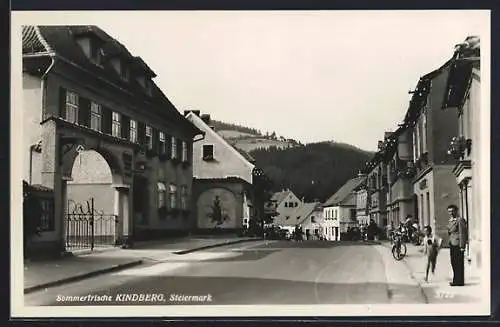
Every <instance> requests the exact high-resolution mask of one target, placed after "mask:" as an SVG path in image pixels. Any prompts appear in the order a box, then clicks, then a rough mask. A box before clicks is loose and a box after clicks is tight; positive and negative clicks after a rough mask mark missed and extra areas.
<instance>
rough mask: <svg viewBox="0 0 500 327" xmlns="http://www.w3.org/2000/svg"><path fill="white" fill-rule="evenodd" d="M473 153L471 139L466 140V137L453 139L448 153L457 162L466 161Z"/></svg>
mask: <svg viewBox="0 0 500 327" xmlns="http://www.w3.org/2000/svg"><path fill="white" fill-rule="evenodd" d="M471 151H472V140H471V139H466V138H465V137H464V136H455V137H454V138H452V139H451V142H450V144H449V146H448V151H447V153H448V155H449V156H451V157H452V158H454V159H455V160H464V159H465V157H468V156H470V154H471Z"/></svg>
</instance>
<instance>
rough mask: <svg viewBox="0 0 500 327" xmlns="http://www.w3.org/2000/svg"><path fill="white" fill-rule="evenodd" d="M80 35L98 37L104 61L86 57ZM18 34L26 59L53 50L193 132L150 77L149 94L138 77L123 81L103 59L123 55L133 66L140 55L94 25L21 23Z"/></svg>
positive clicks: (189, 124) (66, 59)
mask: <svg viewBox="0 0 500 327" xmlns="http://www.w3.org/2000/svg"><path fill="white" fill-rule="evenodd" d="M81 35H94V36H95V37H96V38H98V39H99V40H101V42H102V49H103V54H104V58H105V64H104V65H102V66H99V65H97V64H95V63H94V62H92V61H91V60H90V59H89V58H88V57H87V55H86V54H85V53H84V51H83V49H82V48H81V47H80V46H79V45H78V43H77V37H78V36H81ZM22 38H23V55H24V56H25V57H26V58H27V60H31V59H28V58H29V55H30V54H37V53H40V52H42V51H45V53H47V52H49V51H50V52H53V53H54V54H55V57H56V60H57V59H60V60H61V61H66V62H69V63H72V64H74V65H76V66H77V67H79V68H80V69H83V70H85V71H87V72H89V73H91V74H93V75H96V76H99V77H101V78H103V79H104V80H106V81H107V82H108V83H109V84H113V85H116V86H117V87H119V88H120V89H122V90H124V91H125V92H128V93H129V94H132V95H133V96H134V97H136V98H142V100H143V101H145V102H148V103H151V104H153V105H154V106H157V107H158V109H159V110H161V113H162V114H163V115H165V116H166V117H168V118H169V119H171V120H172V121H173V122H175V123H176V124H181V126H182V125H184V126H183V127H185V128H187V129H189V130H192V131H193V132H198V130H197V128H196V127H195V126H192V124H191V123H189V122H188V121H187V120H186V119H184V116H183V115H182V114H181V113H180V112H179V111H178V110H177V109H176V108H175V106H174V105H173V104H172V103H171V102H170V100H169V99H168V98H167V97H166V96H165V94H163V92H162V91H161V90H160V89H159V88H158V87H157V86H156V84H155V83H154V82H153V81H152V82H151V86H152V96H149V95H148V94H147V92H146V91H145V90H144V88H143V86H142V85H141V84H140V83H139V82H138V81H136V80H135V79H131V80H130V81H124V80H123V79H122V78H121V76H120V74H119V72H117V71H116V70H115V68H113V67H112V65H110V64H108V63H106V60H107V59H109V58H111V57H113V56H116V55H120V56H122V57H123V58H124V59H127V60H128V61H130V62H131V64H132V65H133V66H144V65H145V63H144V62H143V61H142V59H140V57H134V56H132V54H131V53H130V52H129V51H128V50H127V49H126V48H125V47H124V46H123V45H122V44H121V43H120V42H118V41H117V40H115V39H114V38H113V37H111V36H110V35H108V34H107V33H106V32H104V31H103V30H102V29H100V28H99V27H97V26H94V25H68V26H65V25H50V26H49V25H47V26H43V25H42V26H23V30H22ZM44 49H45V50H44ZM33 60H34V59H33ZM148 69H149V67H147V66H145V67H144V70H143V73H144V74H145V75H148V76H151V73H152V71H151V70H150V69H149V70H148ZM153 74H154V73H153ZM153 77H154V75H153Z"/></svg>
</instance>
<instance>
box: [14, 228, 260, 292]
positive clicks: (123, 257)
mask: <svg viewBox="0 0 500 327" xmlns="http://www.w3.org/2000/svg"><path fill="white" fill-rule="evenodd" d="M256 240H259V239H258V238H249V237H230V238H194V237H192V238H183V239H175V240H172V239H170V240H163V241H161V240H155V241H151V242H140V243H137V246H136V247H134V248H132V249H121V248H109V249H106V250H97V251H95V252H90V251H80V252H79V253H78V252H77V253H75V255H74V256H69V257H67V258H62V259H58V260H51V261H38V262H36V261H32V262H31V261H28V262H25V263H24V293H25V294H26V293H31V292H35V291H38V290H41V289H44V288H48V287H53V286H58V285H62V284H66V283H70V282H74V281H78V280H82V279H85V278H89V277H94V276H96V275H100V274H105V273H109V272H112V271H118V270H124V269H127V268H130V267H133V266H136V265H140V264H142V263H143V262H144V261H145V260H155V259H156V260H159V259H162V260H168V258H169V257H170V256H175V255H182V254H186V253H191V252H195V251H200V250H204V249H209V248H214V247H219V246H224V245H229V244H237V243H242V242H249V241H256Z"/></svg>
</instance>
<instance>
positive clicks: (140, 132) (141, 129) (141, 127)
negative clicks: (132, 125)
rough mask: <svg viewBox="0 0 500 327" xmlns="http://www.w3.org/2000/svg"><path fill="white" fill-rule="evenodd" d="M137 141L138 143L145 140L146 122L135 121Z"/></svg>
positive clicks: (142, 143)
mask: <svg viewBox="0 0 500 327" xmlns="http://www.w3.org/2000/svg"><path fill="white" fill-rule="evenodd" d="M137 141H138V143H139V144H140V145H144V143H145V141H146V124H144V123H142V122H137Z"/></svg>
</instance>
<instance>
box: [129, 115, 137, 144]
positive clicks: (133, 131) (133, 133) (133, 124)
mask: <svg viewBox="0 0 500 327" xmlns="http://www.w3.org/2000/svg"><path fill="white" fill-rule="evenodd" d="M130 142H133V143H137V120H133V119H131V120H130Z"/></svg>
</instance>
